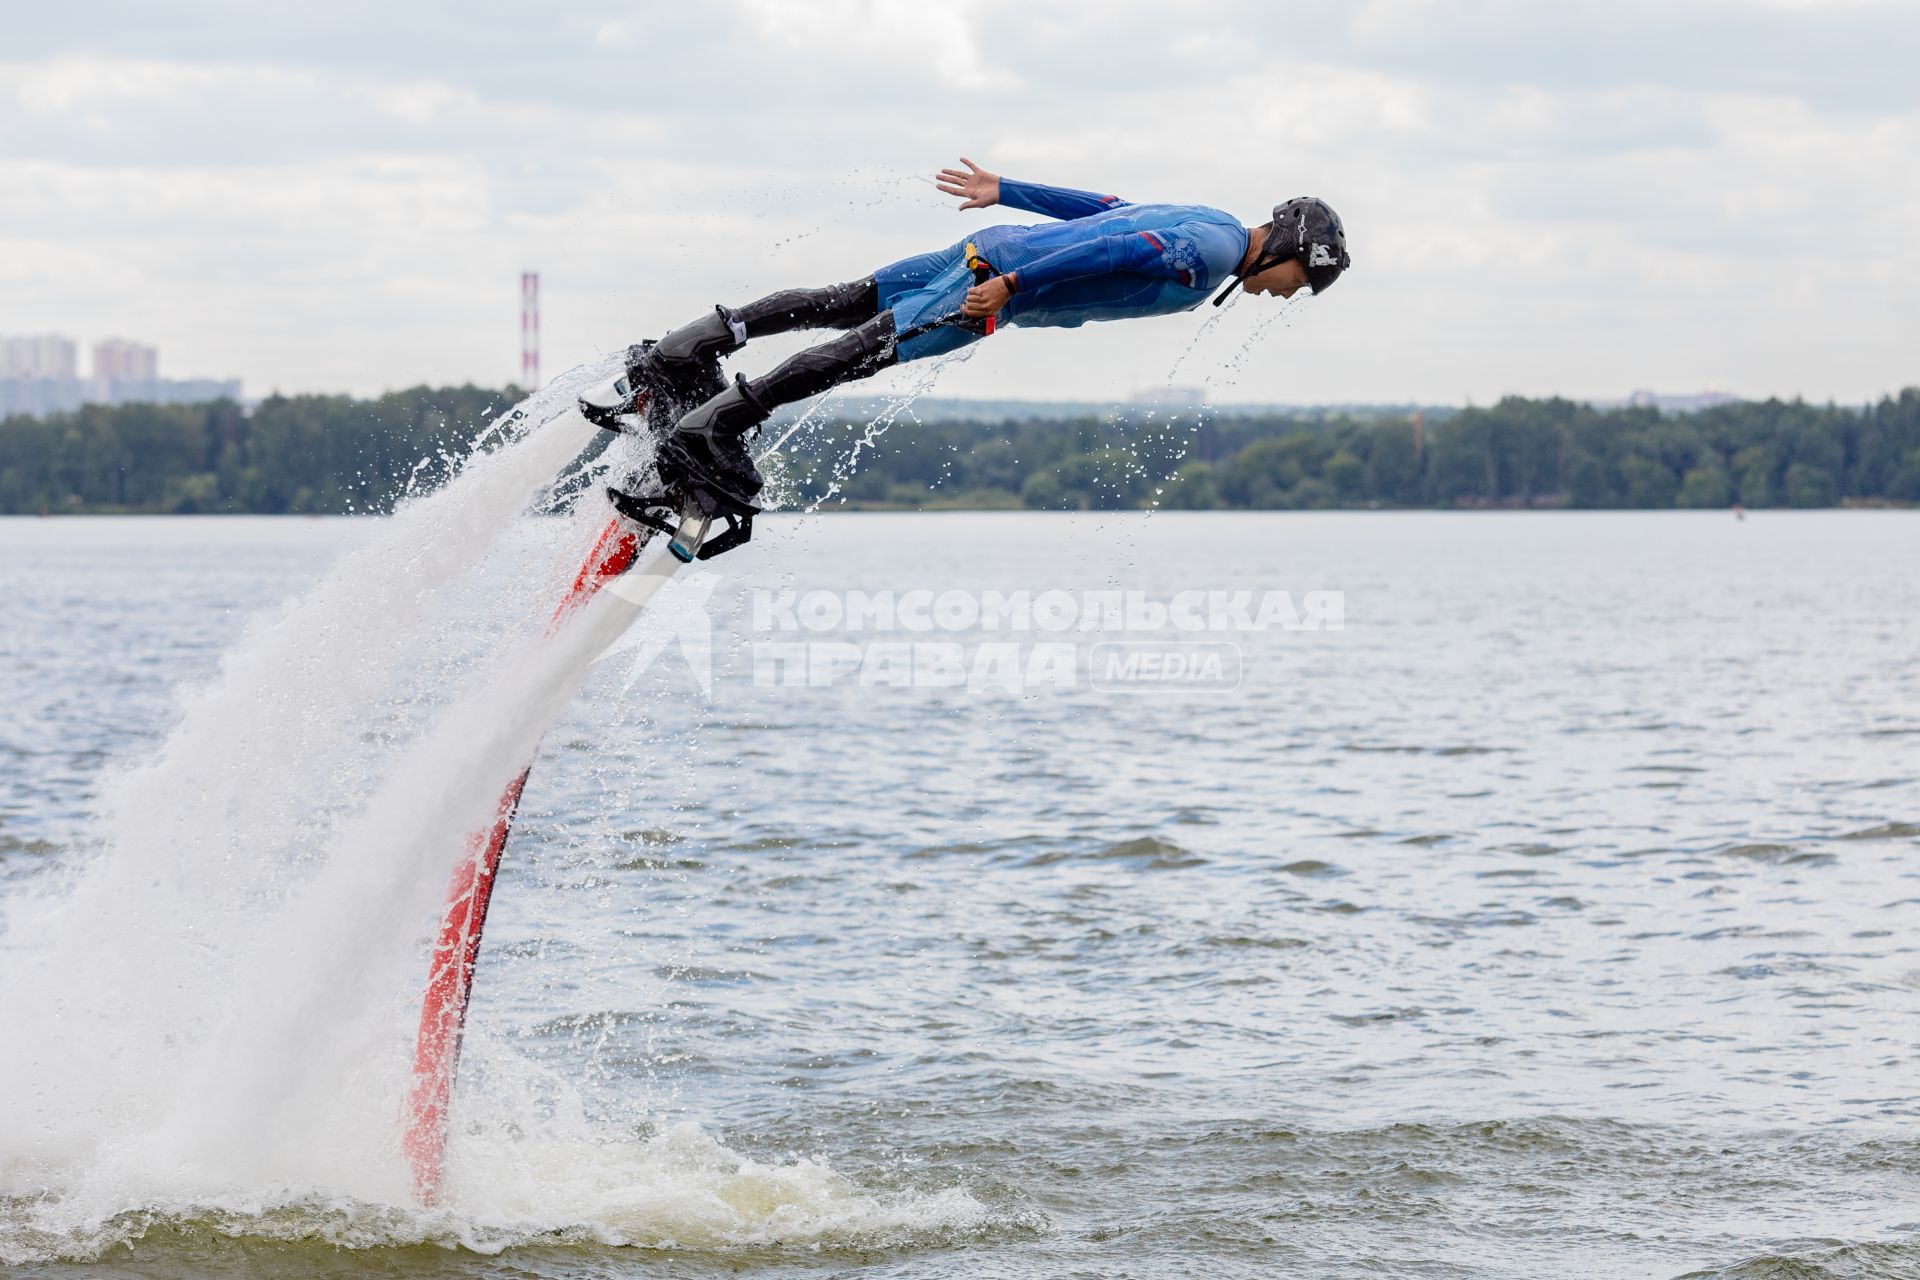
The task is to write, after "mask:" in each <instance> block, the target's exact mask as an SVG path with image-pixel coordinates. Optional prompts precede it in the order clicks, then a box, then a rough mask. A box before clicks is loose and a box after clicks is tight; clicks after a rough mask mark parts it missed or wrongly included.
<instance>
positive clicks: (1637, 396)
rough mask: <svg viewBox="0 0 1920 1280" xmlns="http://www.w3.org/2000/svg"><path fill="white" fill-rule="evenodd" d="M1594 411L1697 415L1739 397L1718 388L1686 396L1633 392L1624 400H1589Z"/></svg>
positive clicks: (1736, 400) (1735, 401) (1710, 388)
mask: <svg viewBox="0 0 1920 1280" xmlns="http://www.w3.org/2000/svg"><path fill="white" fill-rule="evenodd" d="M1587 403H1588V404H1590V405H1592V406H1593V407H1594V408H1596V409H1658V410H1659V411H1660V412H1661V413H1698V412H1700V411H1701V410H1702V409H1717V408H1719V407H1720V406H1721V405H1725V404H1739V403H1740V397H1739V396H1736V395H1734V394H1733V393H1732V392H1730V391H1722V390H1720V389H1719V388H1718V387H1708V388H1707V389H1706V390H1705V391H1698V392H1694V393H1692V394H1686V395H1671V396H1670V395H1662V394H1660V393H1659V392H1657V391H1644V390H1641V391H1635V392H1633V393H1632V394H1631V395H1629V396H1627V398H1626V399H1624V400H1589V401H1587Z"/></svg>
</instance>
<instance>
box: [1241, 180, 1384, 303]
mask: <svg viewBox="0 0 1920 1280" xmlns="http://www.w3.org/2000/svg"><path fill="white" fill-rule="evenodd" d="M1294 261H1298V262H1299V263H1300V264H1301V265H1302V266H1304V267H1305V268H1306V269H1307V283H1308V284H1310V285H1312V286H1313V295H1314V297H1316V298H1317V297H1319V296H1320V295H1321V294H1323V293H1325V292H1326V291H1327V290H1328V289H1331V288H1332V287H1333V282H1334V281H1335V280H1338V279H1339V278H1340V273H1341V272H1342V271H1345V270H1346V269H1347V268H1348V267H1349V266H1350V265H1352V259H1350V258H1348V257H1347V232H1346V229H1345V228H1344V227H1342V226H1341V225H1340V215H1339V214H1337V213H1335V212H1334V211H1333V206H1332V205H1329V204H1328V203H1327V202H1326V201H1325V200H1320V199H1317V198H1315V197H1313V196H1301V197H1299V198H1298V199H1295V200H1289V201H1287V202H1286V203H1285V204H1277V205H1275V206H1273V226H1272V227H1271V228H1270V229H1269V230H1268V231H1267V239H1266V243H1265V244H1263V245H1261V246H1260V256H1259V257H1257V258H1255V259H1254V260H1253V265H1252V266H1251V267H1249V268H1248V269H1247V270H1246V271H1244V272H1235V273H1234V277H1233V279H1231V280H1229V281H1227V287H1226V288H1224V289H1222V290H1221V291H1220V294H1219V296H1218V297H1216V298H1215V299H1214V300H1213V305H1214V306H1216V307H1217V306H1219V305H1220V304H1221V303H1223V302H1225V301H1226V300H1227V295H1228V294H1230V293H1232V292H1233V290H1234V287H1235V286H1236V285H1238V284H1239V283H1240V282H1241V280H1243V279H1245V278H1246V277H1247V276H1256V275H1259V274H1260V273H1261V272H1262V271H1265V270H1266V269H1267V268H1268V267H1277V266H1279V265H1280V264H1281V263H1283V262H1294Z"/></svg>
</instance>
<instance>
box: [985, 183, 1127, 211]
mask: <svg viewBox="0 0 1920 1280" xmlns="http://www.w3.org/2000/svg"><path fill="white" fill-rule="evenodd" d="M1000 203H1001V204H1003V205H1006V206H1007V207H1008V208H1009V209H1025V210H1026V211H1027V212H1028V213H1039V214H1044V215H1046V216H1047V217H1049V218H1062V219H1071V218H1084V217H1086V216H1087V215H1088V214H1091V213H1105V212H1106V211H1107V210H1108V209H1119V208H1122V207H1124V206H1125V205H1126V203H1127V202H1126V201H1125V200H1122V199H1121V198H1120V197H1119V196H1101V195H1095V194H1094V193H1093V192H1091V191H1075V190H1074V189H1073V188H1072V187H1049V186H1043V185H1042V184H1040V183H1038V182H1021V181H1019V180H1018V179H1015V178H1002V179H1000Z"/></svg>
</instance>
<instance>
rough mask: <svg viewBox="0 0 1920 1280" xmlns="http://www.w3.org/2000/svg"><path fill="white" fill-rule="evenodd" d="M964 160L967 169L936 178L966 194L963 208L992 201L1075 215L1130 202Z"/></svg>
mask: <svg viewBox="0 0 1920 1280" xmlns="http://www.w3.org/2000/svg"><path fill="white" fill-rule="evenodd" d="M960 163H961V164H963V165H965V166H967V167H966V170H965V171H964V172H963V171H961V170H959V169H942V170H941V171H940V174H939V176H938V177H937V178H935V179H934V181H935V183H936V184H937V185H938V186H939V188H940V190H941V191H942V192H944V193H945V194H947V195H950V196H960V197H963V202H962V203H961V205H960V207H961V208H962V209H984V208H986V207H987V206H988V205H993V204H1004V205H1006V206H1007V207H1008V208H1010V209H1024V210H1026V211H1027V212H1028V213H1038V214H1043V215H1045V216H1046V217H1049V218H1063V219H1071V218H1084V217H1086V216H1087V215H1088V214H1090V213H1103V212H1105V211H1106V210H1108V209H1118V208H1120V207H1121V206H1122V205H1124V204H1126V203H1127V202H1126V201H1125V200H1122V199H1121V198H1120V197H1119V196H1103V195H1098V194H1096V193H1094V192H1092V191H1075V190H1074V189H1073V188H1072V187H1049V186H1046V185H1044V184H1042V183H1038V182H1020V181H1017V180H1015V179H1013V178H1003V177H1001V176H1000V175H999V174H997V173H988V172H987V171H986V170H985V169H982V168H981V167H980V166H979V165H977V164H975V163H974V162H973V161H971V160H969V159H967V158H966V157H965V156H961V157H960Z"/></svg>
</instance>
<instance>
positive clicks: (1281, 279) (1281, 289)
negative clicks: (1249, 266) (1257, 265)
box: [1245, 259, 1307, 298]
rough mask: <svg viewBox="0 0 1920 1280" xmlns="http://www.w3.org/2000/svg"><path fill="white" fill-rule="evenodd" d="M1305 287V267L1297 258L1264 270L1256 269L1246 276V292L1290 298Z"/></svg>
mask: <svg viewBox="0 0 1920 1280" xmlns="http://www.w3.org/2000/svg"><path fill="white" fill-rule="evenodd" d="M1306 287H1307V268H1306V265H1305V264H1304V263H1302V262H1300V261H1299V260H1297V259H1296V260H1294V261H1291V262H1282V263H1279V264H1278V265H1276V266H1271V267H1268V268H1267V269H1266V270H1265V271H1256V272H1255V273H1254V274H1252V275H1250V276H1248V277H1247V279H1246V282H1245V288H1246V290H1247V292H1248V293H1264V294H1269V295H1277V296H1279V297H1282V298H1291V297H1292V296H1293V295H1294V294H1296V293H1298V292H1300V290H1302V289H1304V288H1306Z"/></svg>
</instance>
